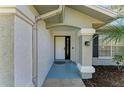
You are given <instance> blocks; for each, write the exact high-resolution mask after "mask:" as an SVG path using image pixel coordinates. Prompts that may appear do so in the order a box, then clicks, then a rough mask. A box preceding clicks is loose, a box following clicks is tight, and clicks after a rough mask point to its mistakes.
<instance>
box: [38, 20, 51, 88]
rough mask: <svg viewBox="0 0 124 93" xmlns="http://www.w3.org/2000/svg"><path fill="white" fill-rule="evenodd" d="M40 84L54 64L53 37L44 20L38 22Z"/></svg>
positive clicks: (40, 84)
mask: <svg viewBox="0 0 124 93" xmlns="http://www.w3.org/2000/svg"><path fill="white" fill-rule="evenodd" d="M37 38H38V39H37V40H38V41H37V42H38V75H37V76H38V86H42V84H43V82H44V80H45V79H46V76H47V74H48V72H49V70H50V68H51V66H52V64H53V52H52V37H51V34H50V32H49V31H48V30H47V29H46V28H45V25H44V22H43V21H41V22H39V23H38V37H37Z"/></svg>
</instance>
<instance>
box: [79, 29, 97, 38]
mask: <svg viewBox="0 0 124 93" xmlns="http://www.w3.org/2000/svg"><path fill="white" fill-rule="evenodd" d="M95 32H96V31H95V29H93V28H82V29H81V30H80V31H79V32H78V36H80V35H93V34H94V33H95Z"/></svg>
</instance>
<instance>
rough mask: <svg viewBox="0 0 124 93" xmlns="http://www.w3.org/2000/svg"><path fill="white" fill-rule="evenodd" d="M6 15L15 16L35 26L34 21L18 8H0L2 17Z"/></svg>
mask: <svg viewBox="0 0 124 93" xmlns="http://www.w3.org/2000/svg"><path fill="white" fill-rule="evenodd" d="M5 14H14V15H16V16H18V17H19V18H21V19H22V20H24V21H25V22H27V23H28V24H30V25H33V24H34V22H33V20H32V19H30V18H29V17H28V16H26V15H25V14H24V13H22V12H21V11H20V10H19V9H17V8H16V7H0V15H5Z"/></svg>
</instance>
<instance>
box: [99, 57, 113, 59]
mask: <svg viewBox="0 0 124 93" xmlns="http://www.w3.org/2000/svg"><path fill="white" fill-rule="evenodd" d="M98 59H112V57H98Z"/></svg>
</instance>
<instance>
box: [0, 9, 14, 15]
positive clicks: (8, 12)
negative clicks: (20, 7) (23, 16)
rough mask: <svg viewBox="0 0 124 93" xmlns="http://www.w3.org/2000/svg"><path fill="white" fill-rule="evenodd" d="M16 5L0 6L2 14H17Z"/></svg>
mask: <svg viewBox="0 0 124 93" xmlns="http://www.w3.org/2000/svg"><path fill="white" fill-rule="evenodd" d="M15 13H16V9H15V7H0V14H15Z"/></svg>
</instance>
